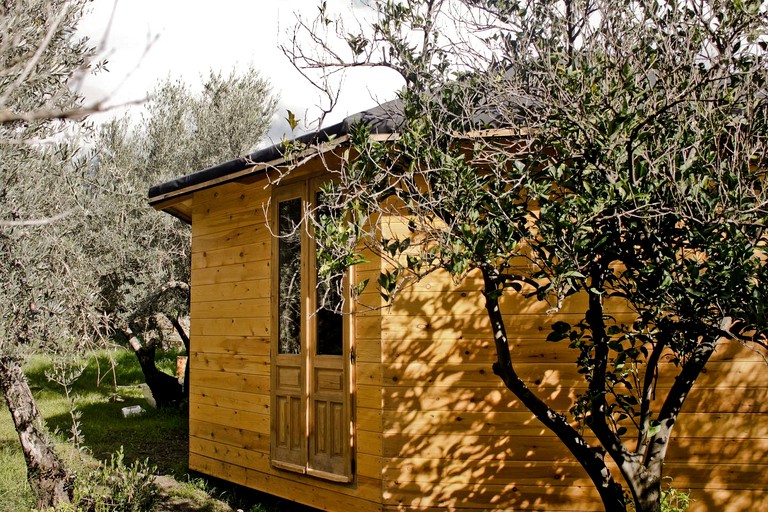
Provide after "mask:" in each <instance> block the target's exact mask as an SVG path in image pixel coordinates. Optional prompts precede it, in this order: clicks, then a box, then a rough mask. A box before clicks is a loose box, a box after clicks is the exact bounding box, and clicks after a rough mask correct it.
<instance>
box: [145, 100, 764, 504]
mask: <svg viewBox="0 0 768 512" xmlns="http://www.w3.org/2000/svg"><path fill="white" fill-rule="evenodd" d="M363 115H367V116H368V118H369V119H373V121H371V122H372V123H374V124H375V119H374V117H375V116H372V114H371V113H370V112H369V113H364V114H363ZM358 117H359V116H358ZM352 121H354V119H352V118H350V119H348V120H346V121H345V122H344V123H341V124H339V125H336V126H334V127H332V128H331V129H329V130H327V131H326V133H325V135H321V137H323V139H320V140H315V141H314V142H317V143H318V148H319V149H316V150H315V153H314V155H306V158H305V159H304V163H303V164H302V165H300V166H298V167H296V168H293V169H291V170H290V172H289V173H288V174H287V175H286V176H284V177H283V178H282V179H281V180H280V181H279V184H275V183H274V178H275V176H276V175H277V174H276V173H277V172H279V171H281V170H285V169H286V166H285V162H284V161H283V160H282V157H281V154H280V151H279V148H278V147H273V148H267V149H265V150H262V151H259V152H257V153H255V154H253V155H251V156H250V157H249V158H248V159H240V160H235V161H233V162H228V163H225V164H222V165H220V166H217V167H213V168H211V169H206V170H203V171H200V172H197V173H194V174H190V175H188V176H184V177H181V178H178V179H177V180H174V181H171V182H168V183H164V184H162V185H158V186H156V187H153V188H152V189H151V190H150V203H151V204H152V205H153V206H154V207H155V208H157V209H158V210H162V211H165V212H167V213H170V214H172V215H175V216H177V217H179V218H180V219H182V220H184V221H185V222H188V223H191V225H192V278H191V279H192V282H191V286H192V288H191V290H192V291H191V293H192V299H191V301H192V302H191V354H190V355H191V360H190V404H189V415H190V418H189V466H190V468H191V469H193V470H197V471H200V472H202V473H205V474H208V475H212V476H215V477H218V478H222V479H225V480H228V481H231V482H235V483H237V484H241V485H244V486H247V487H250V488H254V489H258V490H261V491H264V492H267V493H270V494H273V495H277V496H281V497H283V498H287V499H289V500H293V501H296V502H299V503H303V504H307V505H310V506H313V507H317V508H319V509H323V510H333V511H340V510H354V511H355V512H368V511H371V512H373V511H394V510H435V511H437V510H441V511H442V510H467V511H469V510H547V511H555V510H557V511H577V510H578V511H586V510H601V509H602V506H601V503H600V501H599V499H598V496H597V493H596V492H595V491H594V489H593V486H592V483H591V482H590V481H589V479H588V478H587V476H586V474H585V473H584V471H583V470H582V469H581V467H580V466H579V465H578V463H576V462H575V461H574V460H573V458H572V457H571V456H570V454H569V453H568V451H567V450H566V449H565V448H564V447H563V446H562V444H561V443H560V442H559V441H558V440H557V439H556V438H555V437H554V436H553V435H552V434H551V433H550V432H549V431H548V430H547V429H545V428H544V427H543V426H542V425H541V424H540V423H539V422H538V421H537V420H536V419H535V418H534V417H533V415H532V414H531V413H529V412H528V411H527V410H526V409H525V408H524V407H522V406H521V404H520V403H519V402H518V400H517V399H516V398H515V397H514V396H513V395H512V393H511V392H509V391H508V390H506V389H505V388H504V386H503V385H502V383H501V382H500V380H499V378H498V377H496V376H495V375H494V374H493V373H492V370H491V364H492V362H493V361H494V359H495V354H494V348H493V344H492V338H491V333H490V329H489V324H488V321H487V318H486V315H485V312H484V310H483V302H482V296H481V294H480V293H479V291H478V290H479V289H480V280H479V279H477V280H473V279H471V278H470V279H467V280H466V281H465V282H463V283H462V284H460V285H458V286H456V285H454V284H453V283H452V282H451V280H450V279H448V278H447V277H446V276H440V275H434V276H431V277H429V278H427V279H425V280H423V281H421V282H420V283H418V284H417V285H416V286H414V287H413V288H410V289H409V290H407V291H404V292H403V293H402V294H401V295H400V296H399V297H398V299H397V300H396V301H395V303H394V305H393V306H392V307H391V308H389V309H378V310H366V311H356V310H355V306H354V305H352V306H350V309H349V311H347V312H346V313H348V314H343V315H336V314H333V313H329V314H327V315H326V314H320V313H318V314H311V312H313V311H315V309H316V307H315V305H316V302H317V292H316V291H315V280H316V272H315V268H314V261H315V255H314V244H313V243H312V242H311V233H310V231H311V227H306V229H299V230H295V231H292V227H293V226H292V224H295V223H299V222H300V221H301V215H302V208H303V206H302V205H303V204H305V203H306V202H307V201H311V198H313V197H314V194H315V193H316V191H317V187H318V186H319V184H320V183H322V182H323V181H324V180H326V179H328V172H327V171H326V169H327V168H329V166H330V168H332V166H333V163H334V158H336V156H335V155H336V154H337V151H340V150H342V149H343V148H344V146H345V143H346V141H347V137H346V133H347V130H348V128H349V126H350V123H351V122H352ZM386 132H387V126H386V123H380V125H378V126H377V128H376V129H374V134H376V133H378V134H380V135H378V136H383V135H381V134H386ZM327 135H333V136H334V138H333V139H332V141H331V142H329V141H328V139H329V137H327ZM374 136H377V135H374ZM286 219H287V220H286ZM381 223H382V227H383V229H393V230H397V229H401V228H402V226H400V227H398V226H397V225H396V223H393V224H390V223H388V222H387V219H382V220H381ZM291 233H293V234H292V235H291ZM276 235H281V236H280V237H278V236H276ZM381 265H382V264H381V261H379V260H377V259H374V258H372V259H371V261H370V262H369V263H366V264H364V265H361V266H359V267H356V268H354V269H353V270H351V271H350V273H351V274H352V275H351V276H350V279H351V280H352V281H359V280H360V279H363V278H364V277H371V278H373V280H374V281H375V279H376V277H377V276H378V273H379V271H380V270H381ZM295 276H300V279H299V281H300V283H296V282H288V281H289V280H291V279H295ZM286 290H288V291H286ZM362 300H363V301H368V304H374V305H375V304H376V303H377V302H376V301H380V299H379V295H378V293H377V292H375V291H374V290H370V291H369V292H366V293H364V294H363V297H362ZM580 300H581V299H579V298H578V297H576V298H573V299H571V301H570V302H569V303H566V304H565V307H564V308H563V309H562V310H561V311H560V312H559V313H558V314H556V315H548V314H547V312H546V311H545V307H544V306H543V305H542V304H541V303H536V302H530V303H528V302H521V301H520V300H519V299H518V298H516V297H514V296H509V297H507V298H506V299H505V301H506V302H505V304H504V308H505V309H504V310H505V312H506V318H507V322H508V325H507V329H508V332H509V334H510V338H511V339H512V340H514V348H513V352H514V354H515V357H516V358H517V359H518V360H520V361H523V362H522V363H519V369H518V371H520V372H521V374H522V376H523V377H524V378H526V379H527V381H528V382H529V383H530V384H531V386H532V387H533V388H534V389H536V390H537V391H538V392H540V393H543V394H544V395H545V396H546V397H547V399H548V400H549V403H550V404H552V405H554V406H555V407H556V408H558V409H560V410H567V409H568V407H569V406H570V405H571V403H572V399H573V396H574V392H575V390H576V388H577V386H579V383H580V382H581V380H580V376H579V375H578V374H577V373H576V366H575V364H574V358H575V356H574V355H573V354H572V353H571V352H570V351H569V349H568V348H567V346H566V345H565V344H557V343H542V340H544V338H545V337H546V335H547V334H548V332H549V330H550V329H549V328H550V325H551V324H552V323H553V322H555V321H558V320H564V321H568V322H570V323H572V324H573V323H576V320H577V319H578V318H580V315H579V311H580V309H579V306H580V304H579V301H580ZM379 305H380V303H379ZM581 307H582V309H581V311H582V312H583V304H582V305H581ZM615 315H616V316H617V318H619V319H621V318H629V317H628V313H627V312H626V311H625V310H624V309H622V308H621V307H620V305H618V306H617V307H616V309H615ZM659 385H660V386H661V387H665V386H667V385H668V383H665V382H660V383H659ZM766 388H768V372H766V367H765V363H764V361H763V360H762V358H761V357H760V355H758V354H756V353H753V352H750V351H748V350H743V349H739V348H738V347H736V348H733V347H731V348H729V349H727V350H724V351H722V352H718V353H717V355H716V356H715V360H714V361H713V362H712V363H711V364H710V366H709V369H708V371H707V373H706V374H705V375H703V376H702V378H701V379H700V381H699V382H697V384H696V386H695V388H694V392H693V395H692V396H691V397H690V398H689V399H688V401H687V402H686V405H685V409H684V414H682V415H681V417H680V421H679V423H678V424H677V425H676V427H675V432H674V440H673V444H672V446H671V448H670V453H669V454H668V457H667V464H666V466H665V473H666V475H668V476H669V477H671V478H672V479H673V485H674V487H676V488H678V489H682V490H687V489H690V491H691V494H692V497H693V498H694V499H695V500H696V501H695V502H694V504H693V506H692V507H691V508H690V510H692V511H705V510H709V511H715V510H717V511H720V510H723V511H756V510H768V477H767V476H766V474H767V472H766V468H768V466H766V455H767V454H768V394H767V393H766Z"/></svg>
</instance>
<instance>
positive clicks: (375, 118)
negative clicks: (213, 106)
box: [148, 100, 403, 203]
mask: <svg viewBox="0 0 768 512" xmlns="http://www.w3.org/2000/svg"><path fill="white" fill-rule="evenodd" d="M402 120H403V116H402V107H401V102H400V101H399V100H393V101H389V102H387V103H383V104H381V105H379V106H377V107H374V108H372V109H369V110H364V111H362V112H359V113H357V114H354V115H351V116H349V117H346V118H345V119H344V120H343V121H341V122H340V123H336V124H334V125H331V126H329V127H327V128H322V129H320V130H318V131H315V132H311V133H306V134H304V135H301V136H299V137H296V138H295V139H292V140H291V141H283V142H280V143H278V144H274V145H272V146H269V147H266V148H263V149H260V150H258V151H255V152H254V153H251V154H250V155H248V156H245V157H240V158H236V159H235V160H230V161H229V162H225V163H222V164H219V165H215V166H213V167H208V168H207V169H203V170H201V171H197V172H194V173H192V174H187V175H184V176H179V177H177V178H174V179H172V180H170V181H166V182H165V183H161V184H159V185H155V186H153V187H151V188H150V189H149V193H148V198H149V201H150V203H152V202H154V201H156V200H160V198H161V197H163V196H166V195H167V194H172V193H174V192H181V191H183V190H185V189H187V188H191V187H194V186H195V185H200V184H201V183H206V182H209V181H212V180H216V179H218V178H225V177H226V176H228V175H232V174H235V173H237V172H239V171H243V170H245V169H247V168H249V167H251V166H253V165H254V164H259V163H265V162H272V161H275V160H280V159H281V158H283V155H284V154H285V150H286V147H287V146H288V142H291V143H295V142H299V143H302V144H307V145H318V144H322V143H325V142H328V141H330V140H332V139H334V138H337V137H341V136H344V135H348V134H349V133H350V131H351V130H352V127H353V126H354V125H355V124H356V123H359V122H362V123H366V124H368V125H369V127H370V128H371V132H372V133H374V134H391V133H395V132H396V131H397V127H398V126H399V125H400V123H402Z"/></svg>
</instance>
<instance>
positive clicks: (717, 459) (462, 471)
mask: <svg viewBox="0 0 768 512" xmlns="http://www.w3.org/2000/svg"><path fill="white" fill-rule="evenodd" d="M446 283H449V280H448V278H447V277H440V276H435V277H430V278H427V279H425V280H424V281H423V282H420V283H417V284H416V285H415V286H414V287H412V288H411V289H409V290H407V291H404V292H403V293H402V294H401V296H399V297H398V298H397V299H396V300H395V303H394V305H393V306H392V307H391V309H389V310H382V311H381V312H380V315H381V326H382V329H381V340H382V341H381V343H382V354H381V361H383V364H382V369H381V376H380V378H381V384H382V401H383V407H384V411H383V414H382V420H381V421H382V431H383V439H382V443H383V445H382V475H383V480H384V482H383V486H384V502H385V504H386V505H387V506H391V507H395V508H398V509H419V508H428V507H444V508H447V509H478V508H486V509H491V508H493V509H510V510H560V509H568V510H572V509H579V510H602V508H603V507H602V504H601V502H600V500H599V497H598V494H597V492H596V490H595V489H594V487H593V485H592V482H591V481H590V480H589V478H588V476H587V475H586V472H585V471H584V470H583V469H582V468H581V466H580V465H579V464H578V463H577V462H576V461H575V459H574V458H573V457H572V456H571V455H570V453H569V452H568V451H567V449H566V448H565V447H564V446H563V445H562V443H561V442H560V441H559V440H558V439H557V438H556V437H555V436H554V435H553V434H552V433H551V432H550V431H549V430H547V429H546V428H545V427H543V425H542V424H541V423H540V422H539V421H538V420H537V419H536V418H535V417H534V416H533V414H531V413H530V412H529V411H528V410H527V409H526V408H525V407H524V406H523V405H522V404H521V403H520V402H519V400H518V399H517V398H516V397H515V396H514V395H513V394H512V393H511V391H509V390H507V389H506V388H505V387H504V386H503V384H502V382H501V380H500V379H499V378H498V377H497V376H496V375H494V374H493V371H492V368H491V366H492V364H493V362H494V360H495V348H494V345H493V341H492V336H491V331H490V327H489V323H488V320H487V318H486V316H485V314H484V312H485V311H484V306H483V302H482V301H483V298H482V295H481V294H480V293H479V291H477V290H479V289H480V283H479V282H478V280H477V279H476V278H475V279H473V278H468V279H467V280H466V281H465V282H463V283H461V284H460V285H458V286H450V287H449V286H447V285H446ZM364 295H365V294H364ZM365 298H366V297H365V296H364V297H363V299H365ZM368 299H369V300H374V299H375V297H374V296H373V295H370V296H368ZM579 300H581V299H580V298H578V297H575V298H573V300H572V302H573V303H571V304H569V303H566V304H565V305H564V307H563V308H562V309H561V310H560V311H559V312H558V313H557V314H549V315H547V314H546V311H545V308H546V305H545V304H544V305H542V304H541V303H536V302H535V300H531V301H526V300H525V299H522V298H521V297H520V296H509V297H505V298H504V300H503V304H502V311H503V312H504V313H505V322H506V326H507V330H508V335H509V338H510V344H511V345H512V357H513V360H514V361H515V364H516V369H517V371H518V373H519V374H520V375H521V377H522V378H523V379H524V380H525V381H526V382H527V383H528V385H529V386H530V387H531V388H532V390H533V391H534V392H536V393H537V394H538V395H539V396H540V397H542V398H543V399H544V401H545V402H546V403H547V404H548V405H550V406H551V407H552V408H554V409H555V410H557V411H561V412H567V411H568V409H569V408H570V407H571V406H572V405H573V404H574V403H575V398H576V396H577V395H578V394H579V393H581V392H582V391H584V388H585V387H586V382H585V381H584V380H583V377H582V376H581V375H580V374H579V373H578V372H577V366H576V364H575V360H576V357H577V353H576V352H575V351H573V350H571V349H569V348H568V347H567V344H566V343H546V342H544V339H545V338H546V335H547V334H548V333H549V332H550V326H551V324H552V323H554V322H556V321H566V322H568V323H570V324H572V325H573V324H575V323H576V322H578V321H579V320H580V319H581V318H582V317H583V309H582V310H581V313H579V311H580V307H581V306H580V305H579V304H578V301H579ZM615 306H616V309H615V310H614V311H613V314H614V317H615V319H616V321H617V322H622V321H627V320H628V319H630V318H631V315H629V314H628V313H626V309H622V308H620V307H619V306H620V305H615ZM376 314H378V313H370V316H371V317H372V318H375V315H376ZM365 316H366V314H363V318H365ZM363 322H365V320H363ZM366 342H371V343H373V342H375V340H373V339H371V340H358V344H361V343H366ZM673 366H674V365H673V364H672V363H669V362H668V363H667V364H666V366H664V367H663V368H664V369H666V370H672V369H673ZM767 376H768V373H767V372H765V364H764V363H763V361H762V359H760V358H759V356H758V355H756V354H754V353H751V352H749V351H746V350H738V349H737V348H733V347H729V348H725V347H724V350H723V351H722V353H721V354H719V355H718V356H716V357H715V360H714V361H712V363H711V364H710V367H709V369H708V370H707V373H706V374H705V375H704V376H702V378H701V379H700V382H699V383H698V385H697V386H695V387H694V390H693V392H692V395H691V396H690V398H689V401H688V402H687V403H686V406H685V408H684V411H683V414H681V416H680V418H679V421H678V425H676V427H675V430H674V431H673V437H674V439H673V442H672V445H671V446H670V451H669V456H668V458H667V461H668V462H667V464H666V466H665V474H666V475H668V476H671V477H672V478H673V481H672V485H673V486H674V487H676V488H678V489H683V490H684V489H690V490H691V494H692V496H693V498H694V499H695V500H696V503H695V504H694V506H692V507H691V509H690V510H692V511H693V510H724V509H726V508H727V509H728V510H734V511H741V510H744V511H746V510H756V509H759V508H760V505H761V504H762V505H766V504H767V502H766V494H765V492H764V490H763V487H764V485H763V479H762V478H761V477H760V472H759V471H758V470H756V469H754V468H755V467H760V466H755V464H758V465H759V464H761V463H762V460H764V458H765V456H766V455H768V453H767V452H768V440H767V439H768V422H765V421H761V420H764V418H765V416H764V415H765V413H766V412H768V403H767V402H766V401H765V400H764V397H765V386H766V384H768V379H766V377H767ZM673 378H674V377H673V376H670V375H667V374H663V375H662V376H661V377H660V379H659V397H660V398H661V397H663V395H664V391H665V390H666V389H668V387H669V385H671V382H672V379H673ZM761 397H762V399H761ZM657 405H658V404H657ZM585 436H586V438H587V441H588V442H594V438H592V437H590V436H589V435H588V432H587V433H585ZM729 454H730V455H729ZM614 473H616V475H617V477H618V478H619V479H620V476H619V475H618V472H617V471H615V470H614Z"/></svg>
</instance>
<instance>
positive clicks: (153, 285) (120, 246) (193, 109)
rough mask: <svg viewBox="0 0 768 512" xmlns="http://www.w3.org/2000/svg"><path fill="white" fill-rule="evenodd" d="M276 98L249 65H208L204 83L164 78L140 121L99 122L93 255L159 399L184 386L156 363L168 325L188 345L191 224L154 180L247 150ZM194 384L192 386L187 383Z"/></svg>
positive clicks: (117, 324) (107, 306) (117, 321)
mask: <svg viewBox="0 0 768 512" xmlns="http://www.w3.org/2000/svg"><path fill="white" fill-rule="evenodd" d="M275 105H276V99H275V98H274V97H273V96H272V94H271V89H270V86H269V84H268V82H267V81H266V80H265V79H263V78H261V77H260V75H259V74H258V72H256V71H255V70H254V69H253V68H249V69H245V70H243V71H241V72H237V71H232V72H231V73H230V74H229V75H226V76H224V75H222V74H221V73H214V72H211V73H210V74H209V76H208V77H207V78H206V79H205V80H204V81H203V83H202V88H201V90H200V91H194V90H192V89H191V88H190V87H189V86H188V85H186V84H184V83H182V82H178V81H171V80H166V81H163V82H161V83H160V84H159V85H158V86H157V88H156V89H155V90H154V92H153V93H151V94H150V97H149V100H148V102H147V104H146V114H145V115H144V116H143V117H142V119H141V120H140V121H139V122H138V123H137V124H135V125H132V124H131V123H130V122H129V120H128V119H116V120H113V121H112V122H109V123H106V124H105V125H104V126H102V127H101V129H100V130H99V133H98V135H97V138H96V141H95V148H96V149H95V153H94V154H93V155H92V156H91V164H92V165H91V167H92V170H93V173H92V174H93V176H92V179H93V180H94V186H95V188H94V190H95V193H96V194H97V195H98V198H99V199H98V201H96V202H97V203H98V204H97V205H95V206H94V209H93V210H92V211H91V213H90V215H89V218H88V228H89V231H90V233H91V237H92V241H91V243H90V250H89V255H90V256H89V257H90V258H92V261H93V267H92V268H93V270H92V273H94V274H95V275H96V276H97V277H96V278H97V279H98V281H99V286H100V298H101V303H100V305H99V308H100V309H101V310H102V311H104V312H105V314H106V317H107V318H108V323H109V326H110V329H111V332H112V334H113V335H115V336H116V337H117V338H119V339H121V340H123V341H124V342H126V343H127V344H128V345H129V346H130V347H131V349H132V350H133V351H134V353H135V354H136V356H137V358H138V360H139V363H140V364H141V368H142V370H143V373H144V376H145V379H146V382H147V385H148V386H149V388H150V390H151V391H152V394H153V396H154V399H155V401H156V402H157V404H158V405H160V406H163V405H169V404H174V403H178V402H179V401H180V400H181V399H182V398H183V397H184V395H183V393H182V387H181V385H180V384H179V383H178V381H177V380H176V378H175V377H173V376H171V375H168V374H166V373H164V372H162V371H160V370H159V369H158V368H157V366H156V364H155V354H156V352H157V349H158V347H160V346H161V345H162V343H163V341H164V340H165V338H166V334H167V333H168V332H169V331H175V332H176V333H177V334H178V336H179V337H180V338H181V340H182V341H183V342H184V345H185V347H186V349H187V351H188V350H189V336H188V334H187V332H186V330H185V327H184V324H183V318H184V317H186V316H187V315H188V314H189V275H190V247H189V238H190V237H189V227H188V226H187V225H186V224H184V223H183V222H181V221H180V220H178V219H173V218H171V217H162V218H161V217H158V216H157V214H156V213H155V212H154V211H153V210H152V209H151V208H149V207H148V206H147V204H146V190H147V187H148V185H150V184H153V183H161V182H164V181H168V180H170V179H173V178H174V177H177V176H180V175H183V174H187V173H189V172H190V171H194V170H200V169H203V168H206V167H209V166H211V165H214V164H219V163H222V162H225V161H228V160H233V159H235V158H239V157H242V156H243V155H245V154H247V153H249V152H250V151H251V150H252V149H253V148H254V146H255V145H256V144H257V143H258V142H259V141H260V139H261V138H262V136H263V135H264V133H265V132H266V129H267V127H268V126H269V122H270V120H271V117H272V114H273V112H274V110H275ZM187 389H188V388H187Z"/></svg>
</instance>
